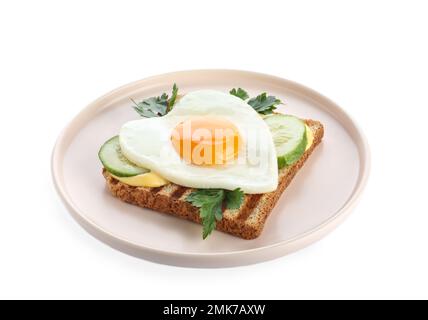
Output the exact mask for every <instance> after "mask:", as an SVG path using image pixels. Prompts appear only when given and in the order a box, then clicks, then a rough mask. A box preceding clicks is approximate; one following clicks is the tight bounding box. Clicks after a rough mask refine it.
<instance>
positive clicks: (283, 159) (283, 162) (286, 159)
mask: <svg viewBox="0 0 428 320" xmlns="http://www.w3.org/2000/svg"><path fill="white" fill-rule="evenodd" d="M307 144H308V138H307V135H306V127H305V133H304V135H303V139H302V141H301V142H300V143H299V145H298V146H297V147H296V149H295V150H294V152H293V153H290V154H288V155H286V156H279V157H278V158H277V160H278V170H280V169H282V168H284V167H286V166H291V165H292V164H294V163H295V162H296V161H297V160H299V159H300V157H301V156H302V155H303V154H304V153H305V150H306V145H307Z"/></svg>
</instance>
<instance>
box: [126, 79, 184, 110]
mask: <svg viewBox="0 0 428 320" xmlns="http://www.w3.org/2000/svg"><path fill="white" fill-rule="evenodd" d="M177 93H178V87H177V85H176V84H175V83H174V86H173V87H172V94H171V97H170V98H169V99H168V95H167V94H166V93H165V92H164V93H162V95H160V96H159V97H150V98H147V99H144V100H143V101H141V102H139V103H137V102H135V100H134V99H131V101H132V102H133V103H134V109H135V111H137V112H138V114H139V115H140V116H142V117H146V118H152V117H162V116H164V115H166V114H167V113H168V112H169V111H171V109H172V107H173V105H174V104H175V101H176V99H177Z"/></svg>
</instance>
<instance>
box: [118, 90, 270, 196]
mask: <svg viewBox="0 0 428 320" xmlns="http://www.w3.org/2000/svg"><path fill="white" fill-rule="evenodd" d="M201 116H203V117H207V118H208V117H210V116H215V117H224V118H225V119H227V120H229V121H230V122H232V123H233V124H234V125H235V126H236V127H237V129H238V131H239V133H240V135H241V137H242V139H243V141H245V144H244V148H246V150H245V149H244V150H240V153H239V156H238V160H237V161H236V162H234V163H231V164H227V165H224V166H212V167H211V166H197V165H193V164H189V163H186V162H185V161H184V160H182V159H181V158H180V156H179V154H178V153H177V152H176V151H175V149H174V147H173V145H172V142H171V133H172V131H173V130H174V128H175V127H176V126H177V125H178V124H179V123H181V122H183V121H185V120H188V119H191V118H193V117H201ZM119 138H120V139H119V141H120V146H121V149H122V152H123V154H124V155H125V157H127V158H128V159H129V160H130V161H132V162H134V163H135V164H137V165H139V166H141V167H144V168H148V169H150V170H153V171H155V172H156V173H158V174H159V175H161V176H162V177H164V178H165V179H167V180H169V181H171V182H173V183H175V184H178V185H182V186H185V187H190V188H204V189H205V188H221V189H227V190H234V189H236V188H241V189H242V190H243V191H244V192H245V193H266V192H271V191H274V190H275V189H276V188H277V185H278V166H277V160H276V152H275V146H274V143H273V140H272V136H271V133H270V130H269V128H268V126H267V124H266V123H265V122H264V121H263V119H262V118H261V117H260V115H259V114H258V113H257V112H256V111H255V110H254V109H253V108H252V107H251V106H249V105H248V104H247V103H246V102H245V101H243V100H241V99H240V98H238V97H235V96H232V95H230V94H227V93H224V92H220V91H215V90H200V91H194V92H190V93H188V94H186V95H185V96H184V97H182V98H181V99H180V100H179V101H178V102H177V103H176V105H174V108H173V110H172V111H170V112H169V113H168V114H167V115H165V116H163V117H156V118H143V119H140V120H135V121H130V122H127V123H125V124H124V125H123V126H122V128H121V130H120V134H119ZM245 151H247V152H245ZM249 155H263V157H262V158H260V161H258V163H257V161H256V164H255V163H254V161H253V163H251V161H248V160H249ZM252 159H253V160H254V158H252ZM256 160H257V159H256ZM249 162H250V163H249Z"/></svg>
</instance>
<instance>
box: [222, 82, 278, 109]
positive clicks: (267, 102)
mask: <svg viewBox="0 0 428 320" xmlns="http://www.w3.org/2000/svg"><path fill="white" fill-rule="evenodd" d="M229 93H230V94H231V95H233V96H236V97H238V98H241V99H242V100H247V99H248V98H249V95H248V93H247V91H245V90H244V89H242V88H238V89H235V88H233V89H232V90H230V91H229ZM247 103H248V104H249V105H250V106H252V107H253V108H254V110H256V111H257V112H258V113H261V114H271V113H272V112H273V110H275V109H276V106H277V105H278V104H281V103H282V102H281V100H279V99H277V98H276V97H275V96H268V95H267V94H266V92H263V93H262V94H259V95H258V96H257V97H255V98H251V99H250V100H248V101H247Z"/></svg>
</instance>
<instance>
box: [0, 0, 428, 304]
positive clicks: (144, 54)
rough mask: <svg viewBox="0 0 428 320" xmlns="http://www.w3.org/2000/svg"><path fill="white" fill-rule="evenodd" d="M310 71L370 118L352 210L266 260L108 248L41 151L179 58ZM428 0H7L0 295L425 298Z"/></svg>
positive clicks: (3, 16)
mask: <svg viewBox="0 0 428 320" xmlns="http://www.w3.org/2000/svg"><path fill="white" fill-rule="evenodd" d="M195 68H233V69H245V70H252V71H259V72H263V73H270V74H274V75H278V76H282V77H285V78H288V79H291V80H295V81H297V82H300V83H303V84H305V85H307V86H309V87H312V88H314V89H315V90H317V91H319V92H321V93H323V94H325V95H327V96H328V97H330V98H331V99H333V100H334V101H336V102H337V103H338V104H339V105H341V106H342V107H344V108H345V109H346V110H347V111H348V112H349V113H350V114H351V115H352V116H354V118H355V119H356V120H357V121H358V122H359V124H360V126H361V127H362V129H363V130H364V131H365V133H366V135H367V137H368V140H369V143H370V146H371V151H372V173H371V177H370V180H369V184H368V186H367V189H366V190H365V193H364V195H363V198H362V199H361V202H360V204H359V206H358V207H357V209H356V210H355V211H354V213H353V214H352V215H351V216H350V217H349V219H348V220H347V221H346V222H345V223H344V224H343V225H341V226H340V227H339V228H338V229H337V230H336V231H334V232H333V233H332V234H330V235H329V236H327V237H326V238H325V239H323V240H321V241H320V242H318V243H316V244H314V245H312V246H310V247H308V248H306V249H304V250H301V251H299V252H297V253H295V254H292V255H290V256H287V257H284V258H280V259H277V260H274V261H270V262H266V263H262V264H258V265H253V266H248V267H240V268H232V269H214V270H209V269H208V270H204V269H185V268H176V267H169V266H163V265H158V264H154V263H150V262H146V261H143V260H139V259H136V258H133V257H130V256H127V255H125V254H122V253H120V252H117V251H115V250H113V249H111V248H109V247H107V246H106V245H104V244H102V243H101V242H99V241H98V240H96V239H94V238H92V237H91V236H90V235H89V234H87V233H86V232H85V231H83V229H81V228H80V227H79V226H78V225H77V224H76V223H75V222H74V220H73V219H72V218H71V216H70V215H69V214H68V213H67V211H66V210H65V208H64V207H63V205H62V204H61V202H60V200H59V198H58V196H57V195H56V193H55V191H54V188H53V185H52V181H51V175H50V154H51V150H52V148H53V144H54V142H55V139H56V137H57V136H58V134H59V132H60V130H61V129H62V128H63V127H64V126H65V125H66V123H67V122H68V121H69V120H70V119H71V118H72V117H73V116H74V115H75V114H76V113H77V112H78V111H79V110H81V109H82V108H83V107H84V106H85V105H87V104H88V103H89V102H91V101H92V100H94V99H95V98H97V97H98V96H100V95H102V94H104V93H106V92H107V91H109V90H111V89H113V88H115V87H118V86H120V85H122V84H125V83H128V82H130V81H133V80H137V79H141V78H144V77H147V76H149V75H154V74H158V73H164V72H169V71H175V70H182V69H195ZM427 116H428V7H427V6H426V1H294V2H293V3H290V2H285V1H268V0H264V1H248V0H247V1H230V0H228V1H222V0H216V1H186V0H183V1H160V0H156V1H154V0H153V1H145V2H144V3H143V1H115V2H113V1H68V2H65V1H62V2H61V1H26V2H25V1H2V2H1V4H0V119H1V120H0V121H1V122H0V134H1V159H0V168H1V178H2V183H0V191H1V192H0V194H1V198H0V215H1V220H0V298H184V299H186V298H202V299H213V298H241V299H245V298H428V289H427V288H428V272H427V270H428V250H427V244H428V210H427V209H428V208H427V207H428V206H427V198H428V194H427V181H428V179H427V178H428V176H427V167H428V157H427V143H428V138H427V130H426V128H425V126H426V123H427V120H426V119H427Z"/></svg>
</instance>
